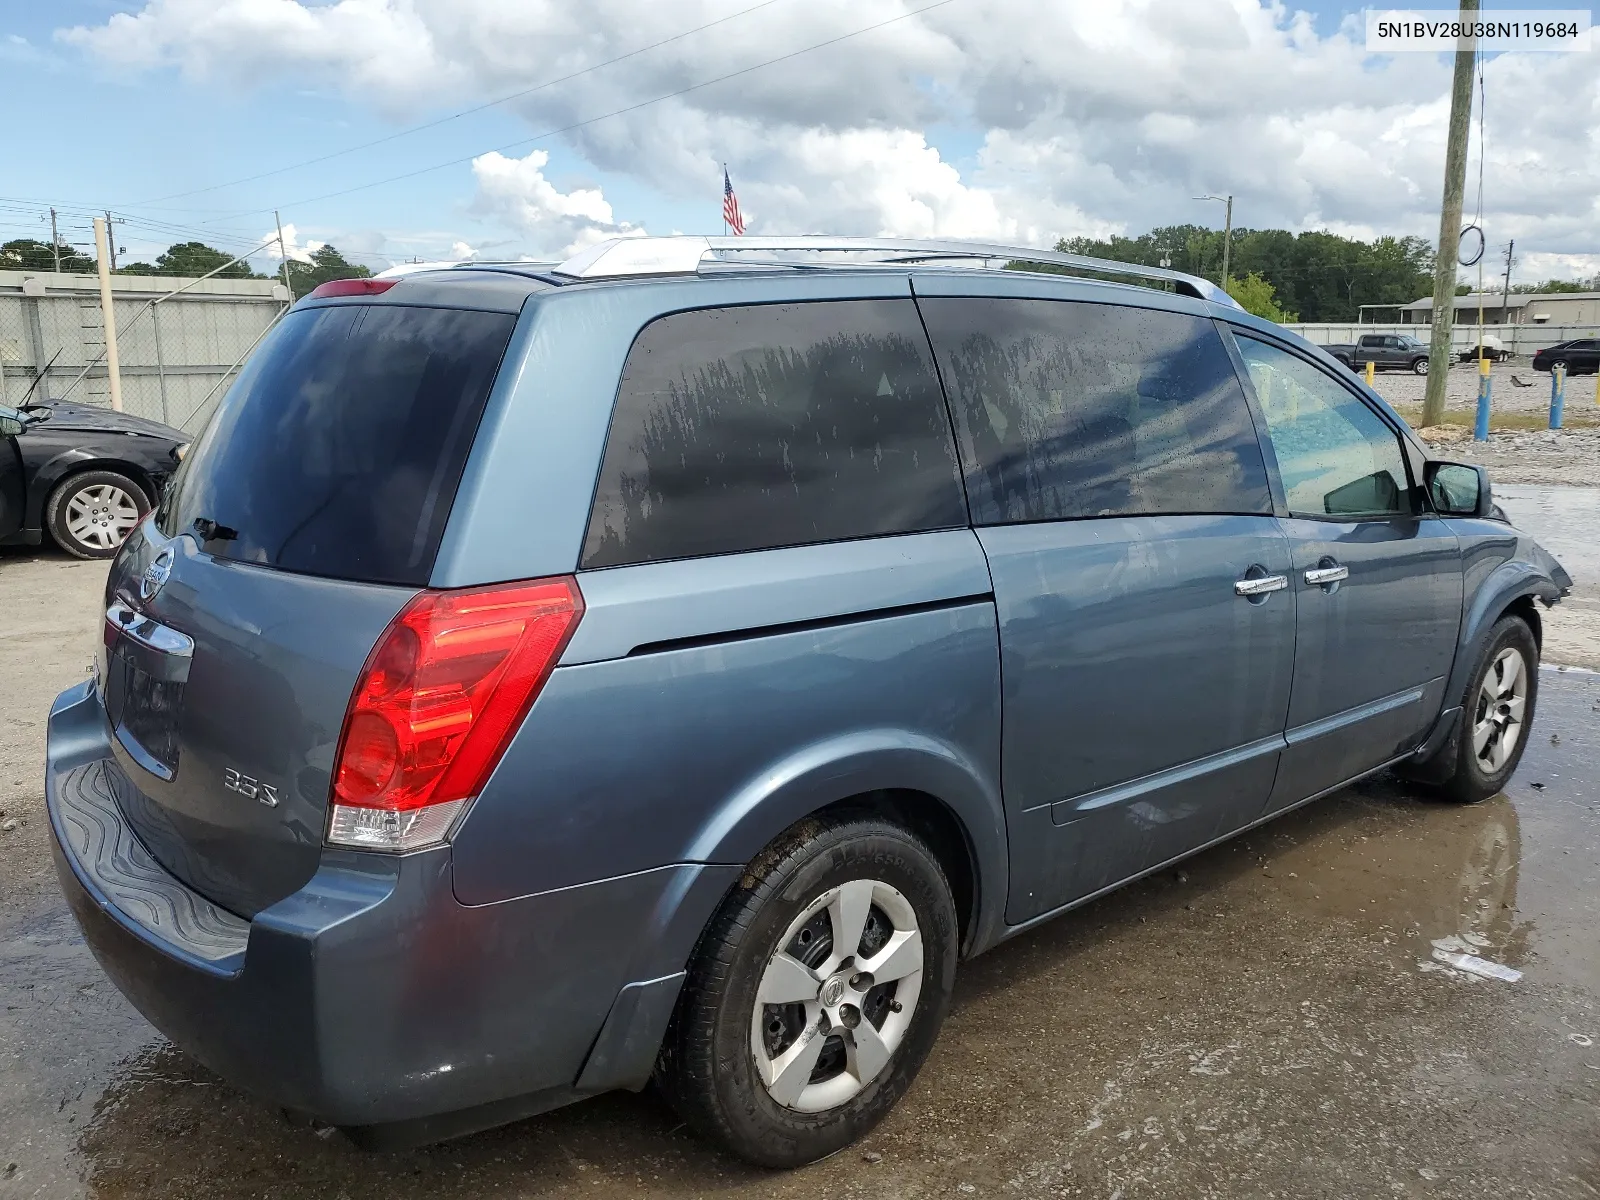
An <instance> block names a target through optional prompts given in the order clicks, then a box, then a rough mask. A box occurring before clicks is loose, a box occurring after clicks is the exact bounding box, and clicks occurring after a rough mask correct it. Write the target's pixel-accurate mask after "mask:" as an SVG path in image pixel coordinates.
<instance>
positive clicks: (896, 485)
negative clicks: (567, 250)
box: [583, 299, 967, 567]
mask: <svg viewBox="0 0 1600 1200" xmlns="http://www.w3.org/2000/svg"><path fill="white" fill-rule="evenodd" d="M966 520H967V514H966V504H965V500H964V498H963V496H962V493H961V479H960V474H959V470H958V468H957V461H956V453H955V446H954V444H953V441H952V438H951V433H950V421H949V417H948V416H947V414H946V412H945V406H944V401H943V399H942V397H941V395H940V392H939V385H938V381H937V378H936V376H935V374H934V369H933V362H932V359H931V357H930V356H929V353H928V345H927V339H926V337H925V335H924V334H923V332H922V326H921V323H920V322H919V321H918V319H917V312H916V307H915V306H914V305H913V304H912V302H911V301H910V300H909V299H907V300H850V301H827V302H816V303H808V304H775V305H761V306H753V307H741V308H721V309H706V310H701V311H698V312H686V313H676V314H673V315H671V316H667V317H662V318H660V319H659V320H657V321H654V322H652V323H651V324H650V325H648V326H646V327H645V329H644V330H643V332H641V333H640V334H639V337H638V339H637V340H636V341H635V342H634V344H633V349H632V350H631V351H629V353H628V360H627V363H626V365H625V366H624V368H623V372H622V382H621V385H620V387H619V389H618V393H617V401H616V408H615V410H614V412H613V414H612V418H611V434H610V438H609V440H608V442H607V444H606V452H605V460H604V462H603V463H602V465H601V469H600V482H599V487H598V490H597V492H596V495H595V503H594V512H593V514H592V516H591V517H590V522H589V532H588V537H587V539H586V540H585V542H584V548H583V565H584V566H585V567H611V566H619V565H622V564H624V563H641V562H656V561H660V560H663V559H672V558H688V557H693V556H697V555H704V554H726V553H732V552H736V551H742V550H758V549H769V548H773V547H778V546H796V545H803V544H805V543H808V542H827V541H839V540H843V539H846V538H859V537H870V536H874V535H878V534H889V533H909V532H915V531H919V530H929V529H947V528H950V527H952V526H957V525H964V524H966Z"/></svg>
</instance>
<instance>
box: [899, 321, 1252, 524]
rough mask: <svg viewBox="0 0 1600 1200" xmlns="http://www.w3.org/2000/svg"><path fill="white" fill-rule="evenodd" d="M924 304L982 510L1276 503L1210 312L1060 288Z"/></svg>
mask: <svg viewBox="0 0 1600 1200" xmlns="http://www.w3.org/2000/svg"><path fill="white" fill-rule="evenodd" d="M921 305H922V312H923V316H924V317H925V319H926V320H927V322H928V332H929V334H930V335H931V336H932V338H933V345H934V350H935V352H936V353H937V354H938V356H939V366H940V368H941V370H942V371H943V373H944V381H945V386H946V387H947V388H948V389H949V391H950V402H951V406H952V409H953V411H954V414H955V419H956V429H957V432H958V434H959V436H960V439H961V452H962V457H963V460H964V462H965V463H966V468H967V496H968V499H969V501H970V502H971V505H972V519H973V521H974V522H975V523H977V524H987V525H996V524H1006V523H1010V522H1019V521H1047V520H1055V519H1059V518H1065V517H1100V516H1127V515H1138V514H1151V513H1270V512H1271V511H1272V497H1271V493H1270V492H1269V491H1268V489H1267V473H1266V466H1265V463H1264V462H1263V460H1262V455H1261V447H1260V444H1259V443H1258V442H1257V440H1256V432H1255V426H1254V424H1253V423H1252V421H1251V418H1250V410H1249V407H1248V405H1247V403H1246V401H1245V397H1244V392H1243V390H1242V389H1241V388H1240V386H1239V380H1238V377H1237V375H1235V373H1234V369H1233V364H1232V361H1231V360H1230V359H1229V357H1228V352H1227V350H1226V349H1225V348H1224V347H1223V344H1222V339H1221V337H1220V335H1219V334H1218V333H1217V331H1216V327H1215V326H1213V325H1212V324H1211V322H1210V321H1207V320H1204V319H1203V318H1200V317H1191V316H1186V315H1184V314H1182V313H1170V312H1160V311H1155V310H1151V309H1142V308H1128V307H1122V306H1118V305H1111V304H1086V303H1080V302H1072V301H1058V300H1017V299H998V298H982V299H970V298H969V299H959V298H945V297H939V298H930V299H925V300H922V301H921Z"/></svg>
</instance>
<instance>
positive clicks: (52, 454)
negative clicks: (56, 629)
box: [0, 401, 188, 558]
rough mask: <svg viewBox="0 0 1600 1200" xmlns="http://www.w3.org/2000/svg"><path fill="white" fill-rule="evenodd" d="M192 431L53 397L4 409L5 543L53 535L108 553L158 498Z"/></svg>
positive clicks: (0, 413)
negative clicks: (51, 399) (27, 404)
mask: <svg viewBox="0 0 1600 1200" xmlns="http://www.w3.org/2000/svg"><path fill="white" fill-rule="evenodd" d="M187 441H188V437H187V435H185V434H184V433H183V432H182V431H181V430H177V429H174V428H172V427H171V426H170V425H163V424H161V423H160V422H159V421H147V420H145V419H144V418H143V417H135V416H129V415H128V414H127V413H119V412H112V411H111V410H110V409H104V408H92V407H89V406H87V405H81V404H62V403H58V402H54V401H45V402H42V403H37V404H31V405H29V406H28V407H26V408H22V409H15V408H3V407H0V546H13V545H23V546H37V545H38V544H39V543H40V542H41V541H42V540H43V539H44V537H45V535H46V534H48V535H49V537H50V540H52V541H53V542H55V544H56V545H58V546H60V547H61V549H63V550H65V551H66V552H67V553H68V554H71V555H73V556H74V557H77V558H110V557H111V556H112V555H113V554H115V553H116V552H117V548H118V547H119V546H121V545H122V542H123V539H124V538H126V537H127V536H128V534H129V533H130V532H131V531H132V530H133V527H134V526H135V525H137V524H138V523H139V522H140V521H141V520H143V518H144V516H145V514H146V513H148V512H149V511H150V509H151V508H152V507H153V506H154V505H155V502H156V500H157V499H158V498H159V497H160V494H161V487H162V485H163V484H164V483H165V482H166V481H167V478H168V477H169V476H170V475H171V474H172V472H173V471H174V470H176V469H177V466H178V462H179V459H180V455H181V453H182V448H183V446H184V444H185V443H186V442H187Z"/></svg>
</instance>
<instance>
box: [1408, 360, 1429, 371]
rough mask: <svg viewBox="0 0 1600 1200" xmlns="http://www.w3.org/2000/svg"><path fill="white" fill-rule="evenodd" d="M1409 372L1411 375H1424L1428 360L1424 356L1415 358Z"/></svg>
mask: <svg viewBox="0 0 1600 1200" xmlns="http://www.w3.org/2000/svg"><path fill="white" fill-rule="evenodd" d="M1411 373H1412V374H1413V375H1426V374H1427V373H1428V360H1427V359H1425V358H1419V359H1415V360H1414V361H1413V362H1412V364H1411Z"/></svg>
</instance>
